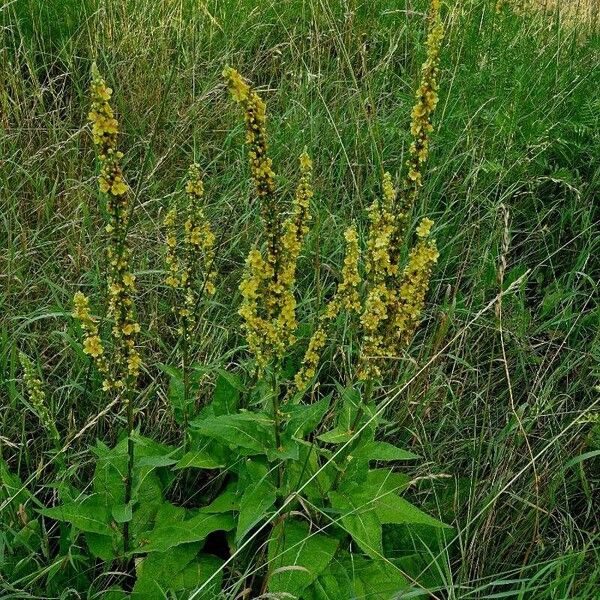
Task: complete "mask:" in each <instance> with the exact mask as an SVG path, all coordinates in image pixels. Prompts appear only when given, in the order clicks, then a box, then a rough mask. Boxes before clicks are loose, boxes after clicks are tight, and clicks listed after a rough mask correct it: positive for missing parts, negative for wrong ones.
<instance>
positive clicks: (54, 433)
mask: <svg viewBox="0 0 600 600" xmlns="http://www.w3.org/2000/svg"><path fill="white" fill-rule="evenodd" d="M19 362H20V363H21V367H22V369H23V383H24V384H25V389H26V390H27V397H28V399H29V402H30V403H31V406H32V407H33V409H34V411H35V413H36V415H37V416H38V418H39V420H40V423H41V424H42V427H43V428H44V429H45V430H46V431H47V432H48V433H49V434H50V435H51V437H52V438H53V439H54V441H55V442H58V440H59V434H58V430H57V429H56V425H55V424H54V421H53V420H52V418H51V416H50V412H49V411H48V406H47V404H46V394H45V393H44V390H43V388H42V380H41V379H40V378H39V377H38V376H37V373H36V370H35V367H34V366H33V363H32V362H31V359H30V358H29V357H28V356H27V355H26V354H25V353H24V352H19Z"/></svg>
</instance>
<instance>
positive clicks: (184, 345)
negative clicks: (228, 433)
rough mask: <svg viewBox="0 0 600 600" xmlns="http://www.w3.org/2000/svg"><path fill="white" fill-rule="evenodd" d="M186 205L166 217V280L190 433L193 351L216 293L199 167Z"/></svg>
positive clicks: (192, 176)
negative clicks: (204, 309)
mask: <svg viewBox="0 0 600 600" xmlns="http://www.w3.org/2000/svg"><path fill="white" fill-rule="evenodd" d="M185 191H186V195H187V198H186V203H185V207H183V209H180V208H179V207H178V206H176V205H174V206H172V207H171V208H170V209H169V211H168V212H167V214H166V216H165V218H164V226H165V230H166V254H165V262H166V264H167V277H166V279H165V283H166V285H167V286H169V287H170V288H172V289H173V291H174V293H175V302H174V305H173V309H172V310H173V313H174V314H175V317H176V320H177V333H178V336H179V341H180V345H179V351H180V359H181V370H182V376H183V377H182V378H183V415H182V417H183V425H184V430H185V431H187V425H188V420H189V408H188V405H189V397H190V350H191V344H192V342H193V335H194V329H195V326H196V324H197V320H198V308H199V305H200V301H201V299H202V295H203V294H206V295H207V296H212V295H213V294H214V293H215V277H216V272H215V269H214V260H215V248H214V246H215V235H214V233H213V231H212V229H211V226H210V223H209V221H208V219H207V218H206V216H205V214H204V209H203V206H202V201H203V197H204V183H203V180H202V173H201V170H200V166H199V165H198V164H192V165H191V166H190V168H189V170H188V174H187V182H186V187H185Z"/></svg>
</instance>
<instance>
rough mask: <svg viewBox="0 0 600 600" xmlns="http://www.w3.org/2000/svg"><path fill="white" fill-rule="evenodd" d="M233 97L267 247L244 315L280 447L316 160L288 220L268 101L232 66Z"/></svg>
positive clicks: (307, 162) (246, 292) (250, 272)
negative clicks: (280, 379)
mask: <svg viewBox="0 0 600 600" xmlns="http://www.w3.org/2000/svg"><path fill="white" fill-rule="evenodd" d="M223 76H224V77H225V79H226V81H227V84H228V87H229V90H230V92H231V95H232V96H233V99H234V100H235V101H236V102H237V103H238V104H239V105H240V106H241V108H242V109H243V111H244V121H245V125H246V145H247V147H248V162H249V165H250V174H251V178H252V181H253V183H254V187H255V190H256V196H257V199H258V201H259V203H260V211H261V216H262V224H263V232H264V242H265V247H264V249H261V248H259V247H258V246H256V245H255V246H254V247H253V248H252V249H251V250H250V253H249V254H248V258H247V260H246V269H245V272H244V275H243V278H242V282H241V284H240V292H241V294H242V298H243V300H242V305H241V307H240V309H239V314H240V316H241V317H242V319H243V322H244V332H245V336H246V340H247V342H248V346H249V349H250V351H251V353H252V354H253V355H254V358H255V361H256V372H257V374H258V377H259V378H262V377H263V376H264V375H265V374H266V372H267V369H269V368H270V369H271V371H270V374H271V388H272V405H273V416H274V428H275V443H276V445H277V447H278V448H279V447H280V431H279V429H280V427H279V413H280V409H279V391H278V390H279V388H278V383H277V372H278V370H279V367H280V366H281V362H282V360H283V358H284V356H285V354H286V352H287V350H288V349H289V348H290V346H292V344H294V342H295V341H296V337H295V331H296V328H297V325H298V324H297V319H296V299H295V296H294V288H295V283H296V267H297V263H298V259H299V256H300V251H301V249H302V244H303V242H304V239H305V237H306V235H307V233H308V231H309V222H310V219H311V216H310V202H311V199H312V197H313V187H312V160H311V159H310V157H309V155H308V153H307V151H306V149H304V151H303V152H302V154H301V155H300V158H299V169H300V179H299V182H298V184H297V186H296V191H295V194H294V199H293V201H292V206H291V214H290V215H289V216H288V217H287V218H286V219H285V220H283V219H282V218H281V214H282V212H283V206H282V204H281V201H280V197H279V195H278V193H277V190H276V185H275V173H274V171H273V166H272V160H271V158H270V157H269V155H268V144H267V131H266V121H267V117H266V105H265V102H264V101H263V100H262V98H261V97H260V96H259V95H258V93H257V92H256V91H255V90H253V89H252V88H251V87H250V86H249V85H248V84H247V83H246V82H245V81H244V80H243V78H242V77H241V75H240V74H239V73H238V72H237V71H236V70H235V69H233V68H231V67H226V68H225V69H224V71H223Z"/></svg>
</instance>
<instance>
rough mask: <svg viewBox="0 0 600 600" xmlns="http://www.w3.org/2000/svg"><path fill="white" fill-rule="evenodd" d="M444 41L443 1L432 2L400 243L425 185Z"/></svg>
mask: <svg viewBox="0 0 600 600" xmlns="http://www.w3.org/2000/svg"><path fill="white" fill-rule="evenodd" d="M443 38H444V26H443V23H442V19H441V15H440V2H439V0H431V4H430V9H429V30H428V34H427V41H426V47H427V58H426V60H425V62H424V63H423V66H422V68H421V83H420V85H419V87H418V89H417V91H416V93H415V99H416V102H415V105H414V106H413V109H412V112H411V125H410V132H411V135H412V137H413V141H412V143H411V145H410V150H409V158H408V161H407V163H406V164H407V173H406V178H405V180H404V188H403V190H402V194H401V196H400V198H399V200H400V201H399V203H398V206H397V210H396V215H397V222H398V233H397V237H398V239H399V240H401V239H402V237H403V236H404V235H405V233H406V228H407V227H408V223H409V216H410V212H411V210H412V207H413V205H414V203H415V199H416V196H417V194H418V191H419V189H420V188H421V187H422V185H423V170H424V166H425V163H426V162H427V158H428V156H429V134H430V133H431V132H432V131H433V125H432V124H431V119H432V116H433V112H434V111H435V108H436V106H437V103H438V84H437V79H438V75H439V64H440V49H441V45H442V40H443Z"/></svg>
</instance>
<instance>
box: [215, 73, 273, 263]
mask: <svg viewBox="0 0 600 600" xmlns="http://www.w3.org/2000/svg"><path fill="white" fill-rule="evenodd" d="M223 77H225V79H226V80H227V84H228V87H229V90H230V92H231V95H232V96H233V99H234V100H235V101H236V102H237V103H238V104H239V105H240V106H241V107H242V109H243V111H244V122H245V125H246V145H247V147H248V162H249V164H250V175H251V177H252V181H253V182H254V186H255V188H256V195H257V196H258V200H259V202H260V209H261V213H262V216H263V221H264V230H265V237H266V241H267V260H268V261H269V262H270V263H271V264H272V265H273V266H275V263H276V262H277V260H278V253H279V250H280V248H279V239H280V229H279V208H278V206H277V199H276V196H275V173H274V172H273V161H272V159H271V158H270V157H269V156H268V144H267V106H266V104H265V102H264V100H263V99H262V98H261V97H260V96H259V95H258V94H257V93H256V91H255V90H253V89H252V88H251V87H250V86H249V85H248V84H247V83H246V82H245V81H244V80H243V78H242V76H241V75H240V74H239V73H238V72H237V71H236V70H235V69H233V68H231V67H226V68H225V69H224V70H223Z"/></svg>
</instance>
